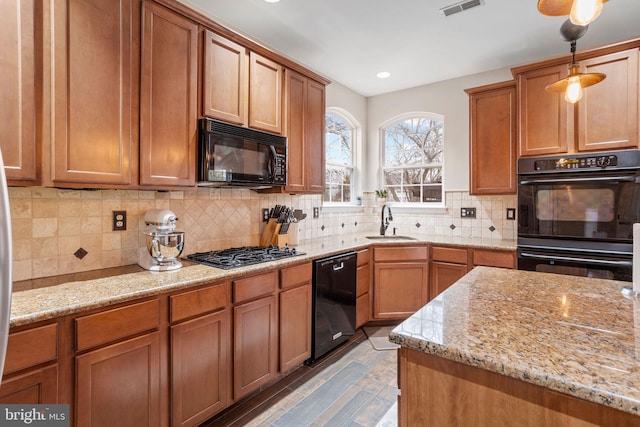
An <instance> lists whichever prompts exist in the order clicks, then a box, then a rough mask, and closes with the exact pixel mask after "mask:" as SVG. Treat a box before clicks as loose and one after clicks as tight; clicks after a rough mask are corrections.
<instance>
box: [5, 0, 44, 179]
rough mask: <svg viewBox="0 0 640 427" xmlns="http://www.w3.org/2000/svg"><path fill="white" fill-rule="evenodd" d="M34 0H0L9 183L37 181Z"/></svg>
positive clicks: (6, 167)
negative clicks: (0, 1)
mask: <svg viewBox="0 0 640 427" xmlns="http://www.w3.org/2000/svg"><path fill="white" fill-rule="evenodd" d="M34 6H35V0H7V1H3V2H2V3H0V49H1V50H2V61H0V75H1V76H2V80H3V83H2V84H0V114H1V115H2V117H3V123H2V126H0V150H2V157H3V160H4V167H5V173H6V176H7V180H9V183H10V184H12V185H33V184H34V183H35V181H36V85H38V87H40V86H39V82H38V79H37V78H36V65H35V60H36V39H35V20H36V12H35V7H34Z"/></svg>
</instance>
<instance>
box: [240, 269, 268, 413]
mask: <svg viewBox="0 0 640 427" xmlns="http://www.w3.org/2000/svg"><path fill="white" fill-rule="evenodd" d="M277 281H278V275H277V271H271V272H268V273H264V274H259V275H256V276H251V277H247V278H243V279H239V280H235V281H234V282H233V302H234V307H233V321H234V331H233V333H234V341H233V373H234V375H233V398H234V400H237V399H239V398H241V397H244V396H246V395H247V394H249V393H251V392H252V391H254V390H256V389H257V388H259V387H260V386H262V385H264V384H266V383H268V382H269V381H271V380H273V379H274V378H275V377H276V374H277V371H278V313H277V304H276V296H275V292H276V286H277Z"/></svg>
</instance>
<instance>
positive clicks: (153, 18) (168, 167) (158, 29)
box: [140, 1, 198, 188]
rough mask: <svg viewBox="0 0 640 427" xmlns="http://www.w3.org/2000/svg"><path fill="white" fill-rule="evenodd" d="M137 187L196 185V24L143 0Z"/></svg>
mask: <svg viewBox="0 0 640 427" xmlns="http://www.w3.org/2000/svg"><path fill="white" fill-rule="evenodd" d="M141 69H142V75H141V83H140V185H141V186H154V187H160V188H162V187H167V186H169V187H171V186H176V187H180V186H195V176H196V170H195V168H196V148H197V145H196V144H197V135H198V127H197V120H198V92H197V89H198V26H197V24H195V23H194V22H192V21H190V20H189V19H187V18H185V17H183V16H182V15H179V14H177V13H175V12H173V11H171V10H169V9H166V8H164V7H163V6H160V5H158V4H156V3H153V2H150V1H145V2H144V3H143V21H142V64H141Z"/></svg>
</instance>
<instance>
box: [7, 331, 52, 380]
mask: <svg viewBox="0 0 640 427" xmlns="http://www.w3.org/2000/svg"><path fill="white" fill-rule="evenodd" d="M57 357H58V325H57V324H53V325H46V326H40V327H39V328H33V329H29V330H26V331H21V332H14V333H11V334H9V341H8V343H7V359H6V361H5V363H4V373H5V374H10V373H11V372H16V371H19V370H21V369H24V368H29V367H31V366H35V365H38V364H40V363H44V362H48V361H50V360H54V359H56V358H57Z"/></svg>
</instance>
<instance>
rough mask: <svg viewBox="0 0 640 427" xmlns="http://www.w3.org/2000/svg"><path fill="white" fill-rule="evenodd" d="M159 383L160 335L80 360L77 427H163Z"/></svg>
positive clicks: (98, 352)
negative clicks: (160, 426) (161, 424)
mask: <svg viewBox="0 0 640 427" xmlns="http://www.w3.org/2000/svg"><path fill="white" fill-rule="evenodd" d="M160 383H161V381H160V339H159V335H158V333H157V332H155V333H152V334H148V335H143V336H141V337H138V338H134V339H130V340H128V341H123V342H121V343H118V344H114V345H111V346H108V347H105V348H101V349H99V350H94V351H91V352H89V353H86V354H83V355H81V356H77V357H76V417H77V418H76V419H77V425H78V426H105V427H112V426H120V427H141V426H150V427H151V426H158V425H160Z"/></svg>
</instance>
